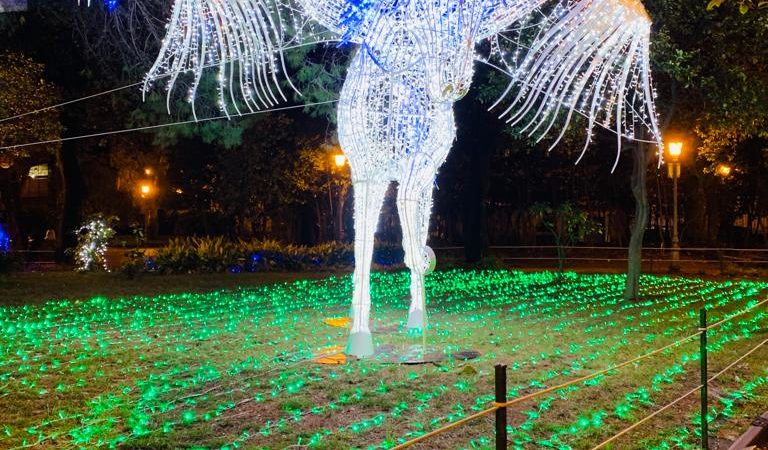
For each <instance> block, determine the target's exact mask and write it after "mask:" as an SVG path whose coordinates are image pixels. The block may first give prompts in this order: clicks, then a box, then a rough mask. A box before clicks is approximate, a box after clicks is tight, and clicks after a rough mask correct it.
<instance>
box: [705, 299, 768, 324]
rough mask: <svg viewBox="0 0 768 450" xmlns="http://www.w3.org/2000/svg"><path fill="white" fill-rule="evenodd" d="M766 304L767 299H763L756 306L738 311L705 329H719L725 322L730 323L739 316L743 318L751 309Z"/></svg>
mask: <svg viewBox="0 0 768 450" xmlns="http://www.w3.org/2000/svg"><path fill="white" fill-rule="evenodd" d="M767 303H768V299H765V300H763V301H762V302H760V303H758V304H756V305H753V306H750V307H749V308H747V309H745V310H744V311H740V312H737V313H736V314H733V315H731V316H728V317H726V318H725V319H723V320H721V321H720V322H715V323H713V324H712V325H710V326H708V327H707V330H711V329H713V328H717V327H719V326H720V325H722V324H724V323H725V322H728V321H730V320H733V319H735V318H736V317H739V316H743V315H744V314H746V313H748V312H750V311H752V310H753V309H755V308H757V307H758V306H762V305H765V304H767Z"/></svg>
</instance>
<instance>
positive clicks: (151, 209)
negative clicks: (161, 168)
mask: <svg viewBox="0 0 768 450" xmlns="http://www.w3.org/2000/svg"><path fill="white" fill-rule="evenodd" d="M154 173H155V172H154V170H153V169H152V168H151V167H146V168H145V169H144V175H146V177H147V178H145V179H142V180H139V198H140V199H141V203H142V207H143V209H144V236H145V237H154V231H155V229H154V225H155V215H156V212H155V209H156V205H155V197H157V178H155V177H153V175H154Z"/></svg>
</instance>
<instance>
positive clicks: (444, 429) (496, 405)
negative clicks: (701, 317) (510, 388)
mask: <svg viewBox="0 0 768 450" xmlns="http://www.w3.org/2000/svg"><path fill="white" fill-rule="evenodd" d="M765 304H768V299H766V300H763V301H762V302H760V303H757V304H755V305H753V306H751V307H749V308H747V309H745V310H743V311H740V312H738V313H736V314H733V315H731V316H728V317H726V318H725V319H723V320H721V321H719V322H717V323H714V324H712V325H710V326H708V327H706V328H699V330H698V331H697V332H696V333H694V334H692V335H690V336H687V337H684V338H682V339H679V340H677V341H675V342H673V343H671V344H669V345H665V346H664V347H661V348H658V349H656V350H653V351H652V352H648V353H646V354H644V355H641V356H638V357H637V358H634V359H631V360H629V361H625V362H623V363H621V364H617V365H615V366H611V367H609V368H607V369H603V370H601V371H599V372H595V373H592V374H589V375H585V376H583V377H581V378H577V379H575V380H571V381H568V382H566V383H562V384H559V385H557V386H552V387H549V388H547V389H543V390H541V391H536V392H533V393H531V394H528V395H524V396H522V397H518V398H515V399H512V400H510V401H508V402H506V403H498V402H494V403H493V407H491V408H489V409H486V410H484V411H481V412H479V413H477V414H473V415H471V416H467V417H465V418H463V419H460V420H457V421H456V422H452V423H449V424H448V425H446V426H444V427H441V428H438V429H437V430H434V431H430V432H429V433H426V434H423V435H421V436H419V437H417V438H414V439H412V440H410V441H407V442H404V443H402V444H400V445H398V446H395V447H393V450H402V449H405V448H408V447H411V446H413V445H416V444H418V443H420V442H423V441H425V440H427V439H429V438H431V437H433V436H437V435H439V434H442V433H445V432H447V431H449V430H452V429H454V428H456V427H458V426H461V425H463V424H465V423H467V422H470V421H472V420H475V419H479V418H481V417H484V416H487V415H489V414H493V413H494V412H496V410H498V409H499V408H508V407H510V406H514V405H516V404H518V403H522V402H524V401H526V400H530V399H533V398H536V397H539V396H541V395H545V394H548V393H550V392H554V391H558V390H560V389H564V388H567V387H569V386H573V385H574V384H579V383H583V382H585V381H588V380H591V379H593V378H597V377H599V376H600V375H604V374H606V373H608V372H612V371H614V370H618V369H622V368H624V367H626V366H629V365H631V364H634V363H636V362H638V361H642V360H644V359H646V358H650V357H651V356H654V355H658V354H659V353H661V352H663V351H665V350H669V349H670V348H672V347H676V346H678V345H680V344H683V343H685V342H688V341H690V340H692V339H694V338H696V337H698V336H700V335H701V334H702V333H703V332H705V331H707V330H711V329H713V328H716V327H719V326H721V325H722V324H724V323H725V322H728V321H730V320H733V319H734V318H736V317H739V316H742V315H744V314H746V313H748V312H749V311H752V310H753V309H755V308H757V307H759V306H762V305H765ZM766 342H768V340H766V341H764V342H763V343H761V344H760V345H758V346H757V347H755V348H754V349H752V350H750V351H749V352H747V353H746V354H745V355H743V356H742V357H741V358H739V359H738V360H737V361H735V362H734V363H733V364H731V365H730V366H728V367H726V368H725V369H723V371H721V372H720V373H718V374H717V375H715V376H714V377H712V378H710V380H709V381H710V382H711V381H712V380H714V379H715V378H717V377H718V376H720V375H722V374H723V373H724V372H725V371H726V370H728V369H730V368H731V367H733V366H734V365H736V364H737V363H738V362H739V361H741V360H742V359H744V358H746V357H747V356H749V355H750V354H751V353H752V352H754V351H755V350H757V349H758V348H759V347H760V346H762V345H763V344H765V343H766ZM702 386H703V385H702ZM702 386H698V387H697V388H696V389H694V390H692V391H690V392H688V393H686V394H685V395H684V396H682V397H680V398H678V399H677V400H675V401H674V402H672V403H670V404H669V405H667V406H665V407H664V408H662V409H660V410H659V411H656V412H655V413H654V414H652V415H650V416H648V417H646V418H645V419H643V420H641V421H640V422H637V423H635V424H634V425H632V426H631V427H629V428H627V429H626V430H624V431H622V432H621V433H620V434H619V435H616V436H614V437H613V438H611V439H609V440H607V441H605V442H603V443H601V444H600V445H599V446H597V447H595V448H594V449H592V450H595V449H599V448H601V447H604V446H605V445H607V444H609V443H610V442H612V441H613V440H614V439H618V437H620V436H622V435H624V434H626V433H628V432H630V431H632V430H633V429H634V428H636V427H637V426H639V425H640V424H642V423H644V422H645V421H647V420H650V419H651V418H653V417H655V416H656V415H658V414H660V413H661V412H663V411H665V410H666V409H668V408H671V407H672V406H674V405H675V404H677V403H678V402H680V401H682V400H683V399H684V398H686V397H688V396H690V395H693V394H694V393H696V392H698V390H699V389H701V388H702Z"/></svg>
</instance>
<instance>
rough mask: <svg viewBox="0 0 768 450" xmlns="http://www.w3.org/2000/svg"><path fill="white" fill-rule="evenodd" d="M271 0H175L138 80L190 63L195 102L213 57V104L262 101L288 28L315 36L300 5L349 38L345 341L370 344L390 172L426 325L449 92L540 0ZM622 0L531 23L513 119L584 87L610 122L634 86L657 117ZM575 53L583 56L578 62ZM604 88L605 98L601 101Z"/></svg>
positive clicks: (643, 46)
mask: <svg viewBox="0 0 768 450" xmlns="http://www.w3.org/2000/svg"><path fill="white" fill-rule="evenodd" d="M278 1H280V0H176V1H175V4H174V9H173V14H172V17H171V22H170V24H169V31H168V35H167V37H166V38H165V40H164V42H163V47H162V51H161V54H160V56H159V57H158V60H157V62H156V63H155V65H154V66H153V67H152V69H151V70H150V72H149V74H148V76H147V86H148V84H149V82H151V81H152V80H153V79H155V78H157V77H160V76H162V75H164V74H167V73H171V74H172V75H171V79H170V82H169V83H168V89H169V92H170V90H171V89H172V88H173V85H174V84H175V83H176V81H177V78H176V77H177V75H176V74H177V73H179V72H180V71H183V70H189V71H191V72H192V73H193V74H194V82H193V84H192V86H191V88H190V101H192V103H193V104H194V95H195V92H196V90H197V88H198V85H199V82H200V79H201V76H202V72H203V70H204V68H205V67H206V66H210V65H216V66H217V67H218V68H219V97H220V102H221V108H222V109H223V110H224V111H225V112H227V111H228V105H231V106H232V107H233V109H234V112H235V113H240V110H239V109H238V107H237V103H238V100H240V101H241V102H242V103H244V104H245V105H246V107H248V108H259V107H263V106H271V105H272V104H274V103H275V102H277V101H280V100H281V99H284V98H285V97H284V95H283V93H282V91H281V90H280V86H279V83H278V78H277V76H276V75H277V74H278V73H279V72H281V71H282V72H285V67H284V64H283V62H282V49H284V48H285V47H286V44H287V43H288V42H289V41H290V42H292V43H296V42H305V43H306V42H313V41H319V40H321V38H319V37H318V34H317V33H318V32H316V31H311V32H306V33H304V34H302V33H301V32H300V31H297V30H303V29H305V27H306V25H307V20H308V19H311V20H313V21H315V22H316V23H318V24H320V25H321V26H323V27H325V28H326V30H327V32H330V33H332V34H334V35H335V36H336V38H337V39H339V40H342V41H345V42H351V43H355V44H358V45H359V48H358V50H357V52H356V54H355V56H354V58H353V62H352V65H351V67H350V69H349V73H348V76H347V80H346V82H345V83H344V87H343V89H342V93H341V100H340V102H339V110H338V123H339V131H338V132H339V140H340V143H341V146H342V148H343V150H344V152H345V154H346V156H347V158H348V159H349V162H350V167H351V170H352V180H353V184H354V196H355V261H356V267H355V273H354V293H353V301H352V316H353V324H352V332H351V335H350V340H349V344H348V346H347V353H348V354H351V355H356V356H370V355H372V354H373V352H374V348H373V340H372V337H371V331H370V308H371V297H370V270H371V259H372V255H373V244H374V234H375V231H376V226H377V223H378V218H379V214H380V209H381V204H382V202H383V200H384V195H385V193H386V190H387V188H388V186H389V184H390V183H391V182H393V181H396V182H398V184H399V188H398V199H397V206H398V211H399V214H400V218H401V224H402V228H403V247H404V250H405V262H406V265H407V266H408V268H409V269H410V270H411V288H410V292H411V306H410V308H409V313H408V322H407V326H408V328H409V329H424V328H425V327H426V312H425V311H426V299H425V297H426V296H425V291H424V276H425V274H426V273H427V272H428V271H429V270H430V267H431V268H434V253H432V251H431V250H430V249H429V247H427V245H426V243H427V234H428V229H429V219H430V215H431V206H432V189H433V184H434V180H435V177H436V173H437V170H438V169H439V167H440V166H441V165H442V164H443V162H444V161H445V158H446V157H447V155H448V152H449V150H450V148H451V146H452V145H453V141H454V139H455V136H456V128H455V120H454V113H453V104H454V102H455V101H457V100H458V99H460V98H461V97H463V96H464V95H465V94H466V93H467V91H468V90H469V88H470V85H471V82H472V77H473V74H474V61H475V60H476V59H477V58H478V55H477V54H476V52H475V46H476V44H477V43H479V42H480V41H482V40H483V39H487V38H491V37H493V36H494V35H495V34H496V33H499V32H501V31H502V30H504V29H506V28H507V27H509V26H510V25H512V24H513V23H514V22H516V21H518V20H520V19H522V18H524V17H526V16H528V15H529V14H531V12H533V11H534V10H536V9H537V8H539V7H540V6H541V5H542V4H543V3H544V2H545V1H546V0H430V1H423V0H292V2H291V3H284V4H282V5H281V4H278V3H277V2H278ZM283 1H287V0H283ZM631 4H632V0H582V1H581V2H576V3H573V4H568V6H570V7H571V8H570V9H569V11H570V12H569V13H568V15H566V16H565V17H564V18H563V19H562V20H561V22H559V23H558V24H556V25H554V27H553V28H552V30H551V31H549V32H546V33H543V34H542V35H541V36H540V39H539V41H538V42H537V43H536V44H535V45H534V47H533V50H532V51H531V53H530V56H529V57H528V58H527V59H526V60H525V61H524V62H523V64H522V65H521V66H520V69H519V70H518V71H516V76H515V79H516V80H515V81H516V82H517V83H521V82H522V85H523V86H524V88H523V89H522V90H521V92H520V94H519V95H518V96H517V97H516V98H515V99H514V101H513V104H512V106H511V107H510V108H509V109H508V110H507V111H505V114H511V115H512V117H513V120H512V121H515V120H522V118H524V117H527V116H528V115H529V113H530V112H535V113H536V114H535V115H534V118H533V119H532V121H531V124H533V125H531V126H533V127H534V130H533V131H536V130H538V129H540V128H542V127H543V130H542V131H543V132H549V131H550V130H551V129H552V127H553V126H554V123H548V122H547V121H549V120H552V119H551V118H552V117H554V118H557V117H559V112H560V109H561V106H562V105H563V104H571V105H572V106H570V108H568V109H567V110H568V111H569V114H568V116H567V117H566V119H565V124H567V123H568V122H569V121H570V113H572V111H573V110H574V109H575V108H576V107H577V106H579V105H578V103H579V100H580V99H581V98H582V97H583V96H585V98H589V99H591V100H593V101H592V103H591V104H590V106H589V108H585V109H587V110H591V113H590V130H591V128H592V125H593V124H594V121H595V120H597V119H598V118H600V119H601V120H604V117H603V116H601V115H600V114H601V113H602V112H605V111H614V110H618V111H619V113H618V115H617V120H616V122H615V124H616V126H617V127H619V128H618V130H619V133H618V134H619V136H621V130H622V128H621V127H624V126H627V124H628V122H627V120H628V119H627V118H625V115H624V113H623V111H624V110H623V108H622V107H614V106H613V105H614V104H617V103H621V104H623V98H624V97H625V96H628V95H630V94H633V95H634V96H635V97H637V96H638V92H640V94H639V95H640V97H642V99H643V101H646V100H647V102H648V103H647V104H644V107H643V108H641V109H640V110H641V111H647V112H648V117H646V118H645V119H646V123H651V124H652V127H651V128H652V130H656V127H655V120H656V117H655V114H654V113H653V106H652V103H651V102H652V98H651V95H650V91H649V89H650V88H649V86H650V74H649V71H648V66H647V40H648V32H647V23H648V22H647V20H645V19H647V18H643V19H644V20H638V17H637V16H642V14H638V13H639V12H640V9H641V8H642V6H639V7H636V8H632V7H630V6H631ZM633 12H634V13H635V14H634V15H633V14H632V13H633ZM289 19H290V20H289ZM611 21H617V23H616V24H612V23H611ZM625 22H627V23H625ZM310 29H311V26H310ZM287 30H290V32H289V31H287ZM291 33H293V36H290V37H289V35H290V34H291ZM593 33H594V34H593ZM593 36H601V37H602V38H601V39H597V38H593ZM324 38H325V37H324ZM324 38H323V39H324ZM564 47H565V48H564ZM590 55H594V56H592V57H591V59H590ZM580 61H581V66H584V65H585V64H586V65H587V67H588V68H587V69H578V68H579V67H581V66H579V64H578V63H579V62H580ZM617 67H618V68H620V69H619V70H618V71H617ZM577 69H578V70H577ZM627 79H629V80H631V82H630V81H627ZM590 80H591V81H590ZM622 80H623V81H624V82H623V83H622V82H621V81H622ZM637 86H642V89H638V88H637ZM238 89H239V91H238ZM582 92H586V94H582ZM507 93H508V92H507ZM603 98H606V99H607V101H609V102H611V103H610V104H607V105H606V104H603V103H602V101H603V100H602V99H603ZM632 104H634V100H633V103H632ZM536 105H539V106H540V107H536ZM541 105H543V106H541ZM574 105H575V106H574ZM517 111H520V113H517ZM227 113H228V112H227ZM630 126H631V125H630ZM561 137H562V136H561Z"/></svg>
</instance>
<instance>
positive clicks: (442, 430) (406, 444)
mask: <svg viewBox="0 0 768 450" xmlns="http://www.w3.org/2000/svg"><path fill="white" fill-rule="evenodd" d="M497 409H499V407H498V406H493V407H492V408H488V409H486V410H485V411H480V412H479V413H475V414H472V415H471V416H467V417H465V418H463V419H459V420H457V421H456V422H451V423H449V424H448V425H446V426H444V427H441V428H438V429H437V430H434V431H430V432H429V433H427V434H422V435H421V436H419V437H417V438H414V439H411V440H410V441H408V442H404V443H402V444H400V445H398V446H395V447H392V450H402V449H404V448H408V447H411V446H413V445H416V444H418V443H419V442H422V441H425V440H427V439H429V438H431V437H433V436H437V435H438V434H442V433H445V432H446V431H448V430H451V429H453V428H456V427H458V426H460V425H464V424H465V423H467V422H470V421H472V420H475V419H479V418H481V417H484V416H487V415H490V414H493V413H494V412H496V410H497Z"/></svg>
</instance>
